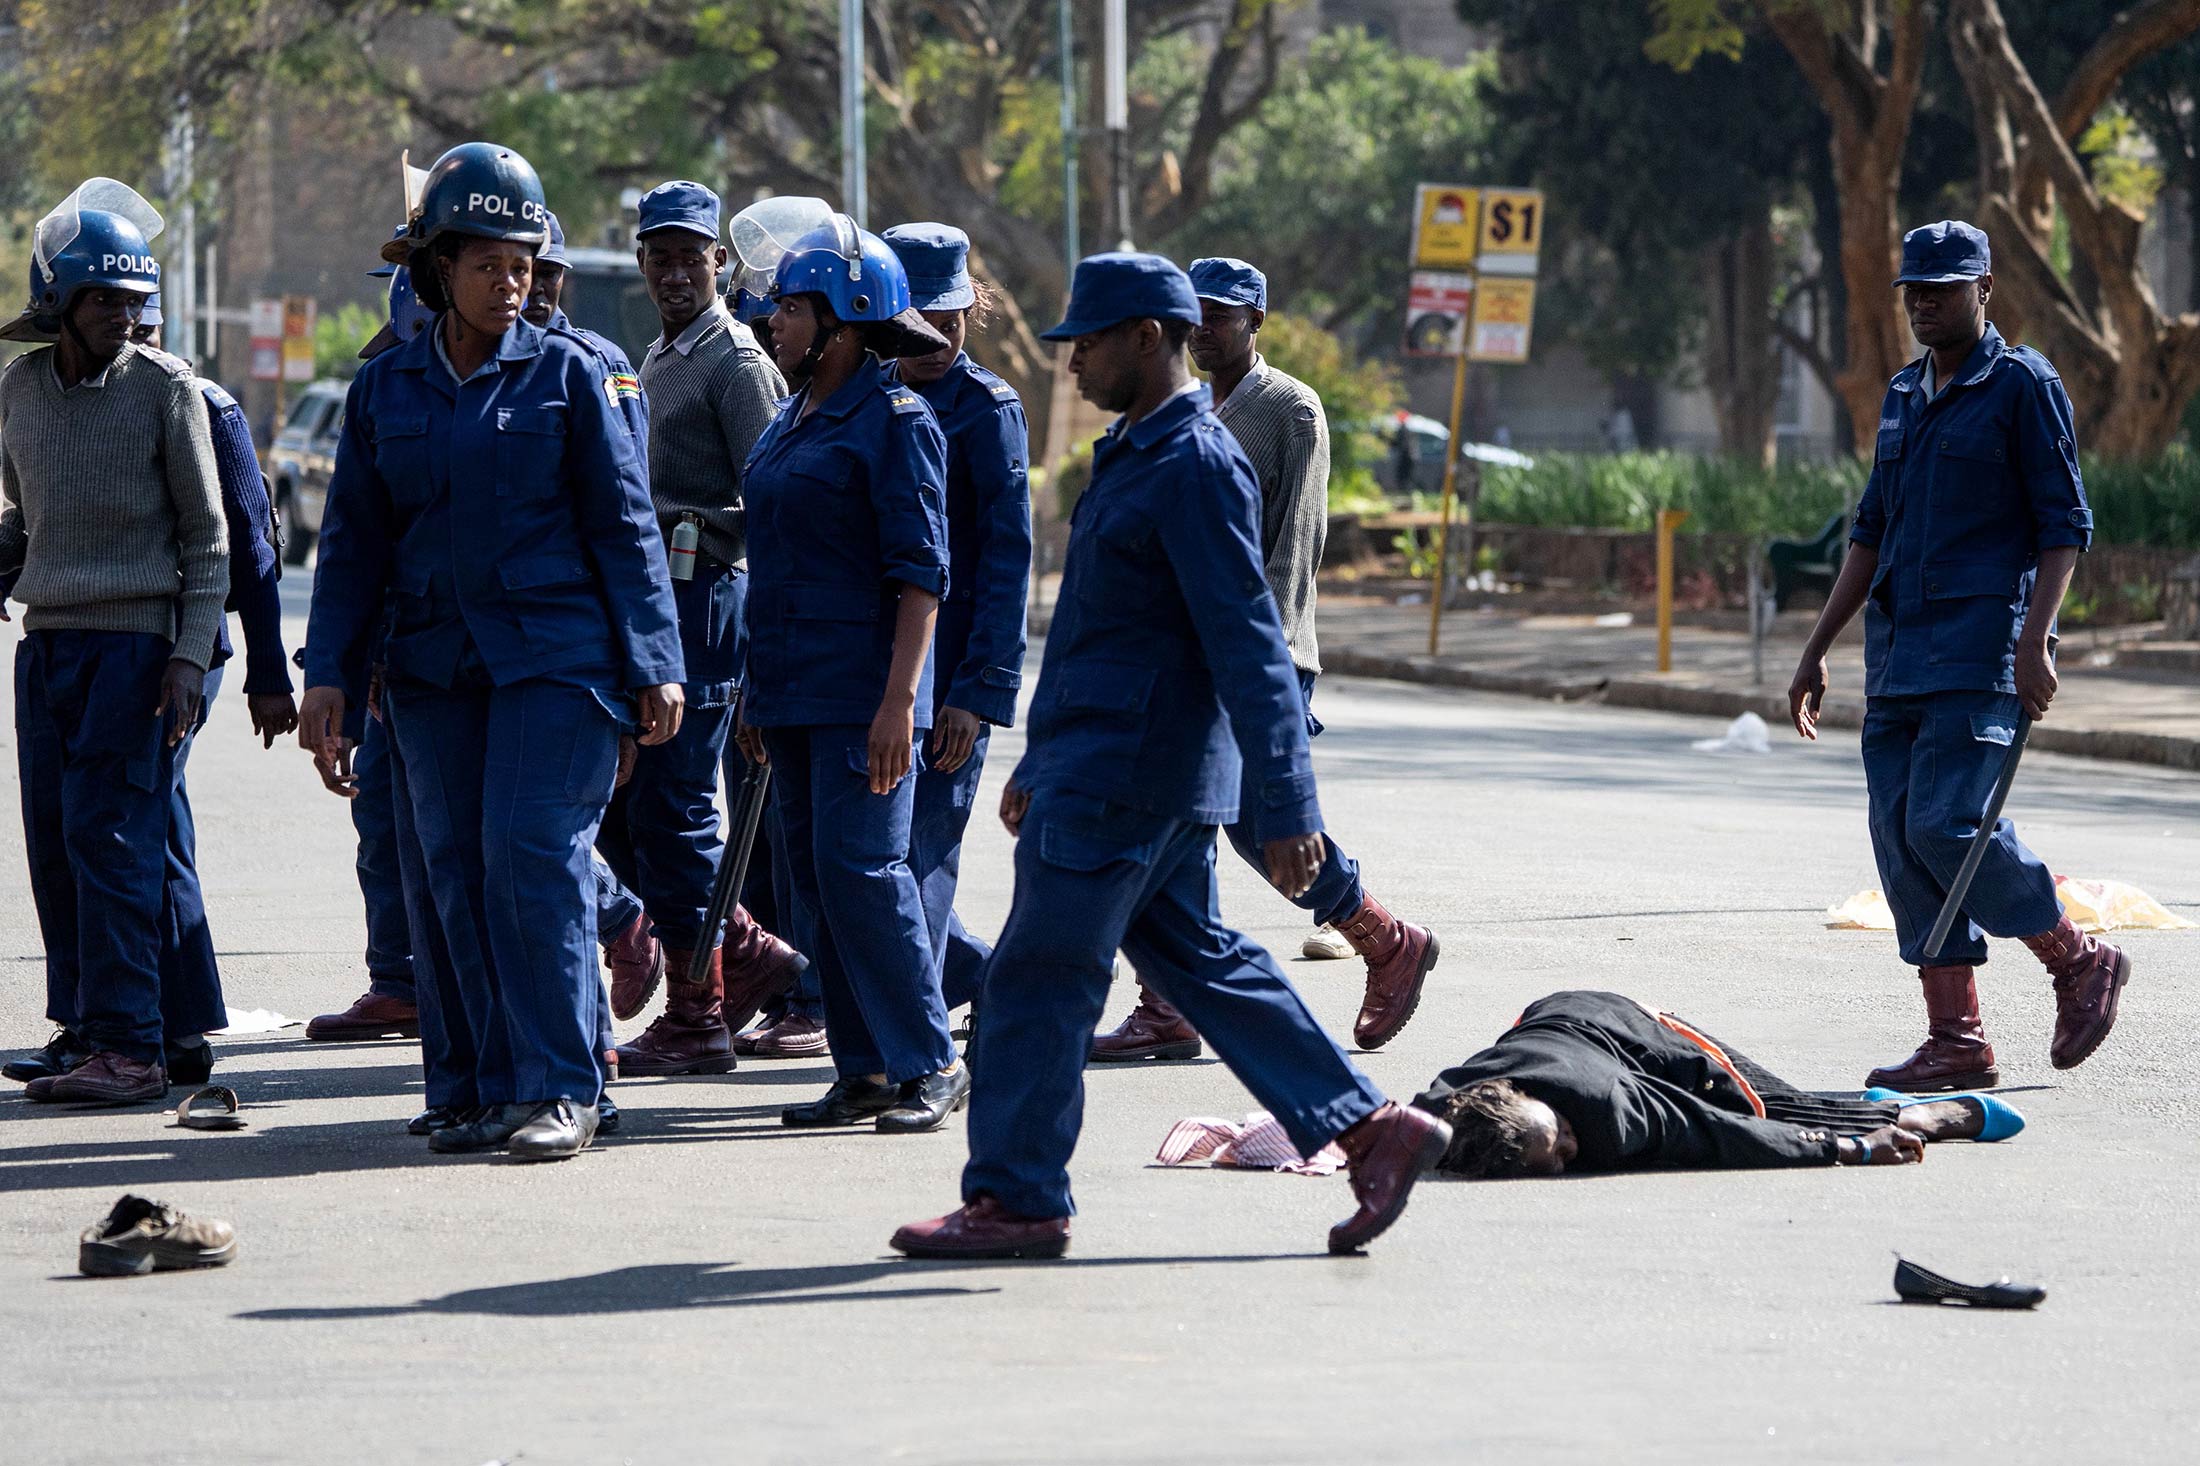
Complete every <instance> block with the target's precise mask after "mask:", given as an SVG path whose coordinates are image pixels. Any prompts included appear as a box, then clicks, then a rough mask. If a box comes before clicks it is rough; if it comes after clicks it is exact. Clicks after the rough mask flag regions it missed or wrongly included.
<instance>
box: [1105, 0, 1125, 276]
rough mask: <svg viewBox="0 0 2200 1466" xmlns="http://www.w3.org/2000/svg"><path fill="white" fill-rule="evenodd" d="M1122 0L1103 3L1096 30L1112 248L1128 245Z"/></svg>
mask: <svg viewBox="0 0 2200 1466" xmlns="http://www.w3.org/2000/svg"><path fill="white" fill-rule="evenodd" d="M1124 7H1125V0H1107V10H1106V14H1105V16H1104V17H1103V20H1102V23H1101V29H1100V69H1101V71H1102V73H1103V74H1104V77H1105V81H1104V83H1103V88H1104V90H1103V93H1102V96H1103V113H1102V119H1101V120H1102V123H1103V125H1104V126H1105V127H1106V128H1107V130H1108V178H1109V181H1110V182H1111V183H1113V184H1114V186H1115V187H1114V192H1115V234H1116V248H1117V249H1130V248H1131V247H1132V244H1131V100H1130V96H1131V88H1130V55H1129V53H1130V36H1129V26H1128V23H1127V21H1126V20H1125V17H1124Z"/></svg>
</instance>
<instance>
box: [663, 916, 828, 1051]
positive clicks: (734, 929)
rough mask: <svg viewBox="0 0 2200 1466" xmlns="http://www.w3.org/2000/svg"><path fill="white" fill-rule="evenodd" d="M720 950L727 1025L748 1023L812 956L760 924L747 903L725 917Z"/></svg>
mask: <svg viewBox="0 0 2200 1466" xmlns="http://www.w3.org/2000/svg"><path fill="white" fill-rule="evenodd" d="M718 950H719V960H720V962H721V963H722V964H723V966H724V968H725V974H726V979H725V1011H726V1027H728V1028H742V1027H744V1026H746V1025H747V1023H748V1021H749V1019H751V1018H752V1017H754V1016H755V1015H756V1014H757V1013H758V1012H759V1011H761V1010H762V1009H763V1006H764V1005H765V1004H766V1003H768V1002H770V1001H771V1000H772V999H773V998H776V997H778V996H779V995H780V994H781V993H783V992H785V991H786V990H787V989H788V988H791V987H793V986H794V985H795V982H796V981H797V980H798V979H799V978H800V977H801V976H802V974H803V973H804V972H805V971H807V970H808V968H809V965H810V959H809V958H807V957H805V956H803V955H802V954H801V953H800V952H797V951H796V950H795V949H794V948H792V947H790V946H788V945H787V944H786V943H785V942H782V941H781V940H779V938H777V937H775V936H773V935H772V934H771V933H770V932H768V931H766V930H764V928H763V927H761V926H759V925H757V922H756V918H755V917H753V916H751V915H749V913H748V908H747V907H745V906H736V907H734V908H733V915H732V916H730V917H728V918H727V919H726V943H725V945H724V946H723V947H721V948H719V949H718ZM679 975H681V976H685V975H686V974H685V973H681V974H679Z"/></svg>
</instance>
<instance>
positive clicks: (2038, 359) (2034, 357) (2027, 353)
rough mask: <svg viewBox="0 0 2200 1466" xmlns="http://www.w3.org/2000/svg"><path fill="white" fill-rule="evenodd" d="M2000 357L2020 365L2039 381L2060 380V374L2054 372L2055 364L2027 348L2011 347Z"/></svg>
mask: <svg viewBox="0 0 2200 1466" xmlns="http://www.w3.org/2000/svg"><path fill="white" fill-rule="evenodd" d="M2002 355H2003V356H2005V357H2008V358H2009V359H2010V360H2011V361H2015V362H2020V363H2022V364H2023V366H2024V369H2025V370H2026V371H2028V372H2030V373H2031V374H2032V375H2033V377H2034V378H2036V379H2037V380H2039V381H2042V382H2059V381H2061V380H2062V373H2061V372H2058V371H2056V370H2055V364H2054V363H2053V362H2051V361H2049V360H2048V359H2047V358H2046V357H2044V356H2042V355H2040V353H2039V352H2037V351H2035V350H2033V349H2032V348H2031V347H2029V346H2012V347H2010V348H2009V349H2008V350H2007V351H2004V352H2003V353H2002Z"/></svg>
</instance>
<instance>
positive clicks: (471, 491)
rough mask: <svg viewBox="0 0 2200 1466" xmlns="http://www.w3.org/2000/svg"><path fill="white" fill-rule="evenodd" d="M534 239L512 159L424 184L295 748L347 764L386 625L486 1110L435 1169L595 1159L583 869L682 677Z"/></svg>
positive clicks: (615, 466)
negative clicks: (628, 732)
mask: <svg viewBox="0 0 2200 1466" xmlns="http://www.w3.org/2000/svg"><path fill="white" fill-rule="evenodd" d="M547 235H548V221H547V210H546V209H545V208H544V205H543V199H542V186H541V184H540V182H539V181H538V180H537V178H536V176H535V171H534V169H533V168H532V167H531V166H529V164H528V163H527V162H526V160H525V159H523V158H521V157H519V156H518V155H517V154H515V153H513V152H511V151H510V150H508V149H504V148H499V147H497V146H495V145H494V144H490V143H466V144H462V145H460V146H459V147H456V148H453V149H451V150H450V151H449V152H448V153H445V154H444V155H443V157H442V158H440V159H438V160H437V162H436V164H435V166H434V168H432V169H431V170H430V171H429V175H428V179H427V181H426V184H425V185H424V188H423V192H422V195H421V203H420V208H419V210H418V212H417V213H416V214H415V216H414V218H413V220H412V222H411V227H410V229H409V230H408V232H407V235H406V238H405V240H404V241H402V244H403V245H405V246H406V247H407V254H408V260H407V262H408V264H409V265H410V267H411V269H412V278H413V282H414V286H415V288H416V289H417V290H419V291H420V293H421V296H422V298H423V299H424V300H425V301H427V303H428V304H430V305H431V306H433V307H435V308H437V309H438V311H439V314H438V316H437V318H436V322H435V325H434V327H433V328H432V329H430V330H429V331H428V332H427V333H425V334H424V335H422V336H419V337H416V338H414V339H413V340H412V341H410V342H407V343H405V344H404V345H403V346H401V347H399V348H398V349H396V350H394V351H390V352H388V353H386V354H384V355H382V356H380V357H377V358H376V359H375V360H373V361H371V362H369V363H367V365H366V366H365V368H364V369H362V371H361V372H360V374H359V376H358V378H357V379H356V380H355V381H354V382H353V384H352V388H351V392H350V395H349V398H348V399H347V404H346V409H345V421H344V432H343V441H342V444H341V446H340V448H339V451H338V459H337V469H336V473H335V476H334V478H333V480H332V482H331V484H330V488H329V502H328V508H327V512H326V515H325V517H324V523H323V532H322V539H321V549H320V564H319V567H318V570H317V573H316V577H315V584H314V596H313V612H312V619H311V621H310V623H309V632H310V634H309V635H308V638H307V643H306V646H307V677H306V680H307V683H308V688H307V693H306V702H305V707H304V709H303V712H302V720H301V725H300V730H299V736H300V740H301V742H303V743H304V744H305V745H306V746H307V747H308V748H311V749H314V750H316V751H324V752H325V751H326V750H328V749H330V748H333V747H335V746H337V745H338V744H339V742H340V736H341V729H342V724H343V715H344V711H345V707H346V705H347V703H348V702H349V701H351V700H352V699H354V698H356V697H358V696H360V695H362V693H363V691H364V689H363V688H361V687H360V686H358V685H357V682H358V675H359V673H358V668H359V663H360V660H361V657H362V654H363V651H364V649H365V648H366V647H367V646H368V644H369V642H370V641H371V638H372V637H373V635H374V631H375V628H376V626H377V624H378V623H379V622H380V620H381V617H382V615H383V607H384V605H385V602H387V603H388V604H389V605H390V607H391V610H390V637H389V642H388V647H387V652H386V666H387V673H386V683H385V685H384V687H383V689H382V711H383V715H384V717H385V718H386V719H387V720H388V723H389V730H390V734H391V737H392V739H393V742H394V745H395V748H396V752H397V769H398V773H399V781H400V782H399V785H398V792H399V798H400V801H401V805H400V808H401V815H402V817H403V818H404V819H409V822H410V825H411V835H412V837H413V843H415V844H416V846H417V849H416V850H415V851H413V852H409V853H410V855H411V857H412V858H414V859H417V861H418V862H419V867H420V869H419V871H418V875H419V879H418V880H417V881H415V880H412V879H410V878H408V880H407V882H406V886H407V893H408V899H411V900H426V901H429V902H431V903H432V905H433V908H434V914H435V917H436V918H437V921H436V923H435V925H436V928H437V929H436V930H433V931H423V929H422V926H423V924H422V923H419V922H415V923H413V935H414V959H415V963H416V975H417V977H418V979H419V996H420V1013H421V1036H422V1040H423V1045H424V1046H427V1047H438V1048H442V1049H444V1050H446V1051H447V1052H448V1053H449V1054H450V1055H451V1061H450V1068H451V1069H452V1070H454V1071H456V1072H458V1073H461V1074H465V1075H468V1076H470V1079H471V1089H470V1093H463V1094H451V1095H446V1096H443V1097H441V1102H445V1103H452V1104H471V1105H472V1106H474V1107H476V1113H475V1115H474V1117H473V1118H471V1119H469V1120H468V1121H466V1122H465V1123H462V1124H458V1125H453V1126H450V1127H448V1128H446V1129H442V1130H439V1131H437V1132H436V1133H435V1134H433V1135H432V1136H431V1137H430V1139H429V1143H430V1145H431V1146H432V1147H434V1148H435V1149H436V1150H438V1151H444V1152H453V1151H469V1150H485V1149H492V1148H499V1147H501V1148H504V1149H507V1150H508V1151H509V1152H510V1153H511V1154H513V1155H514V1156H518V1157H523V1158H530V1159H553V1158H560V1157H564V1156H570V1155H574V1154H577V1153H578V1152H579V1151H580V1150H582V1149H583V1148H585V1147H586V1146H587V1145H588V1143H589V1142H590V1141H591V1140H592V1139H594V1137H595V1134H596V1131H597V1125H598V1120H597V1113H596V1108H595V1101H596V1099H597V1096H598V1095H599V1094H600V1093H601V1091H602V1087H603V1077H604V1076H603V1067H602V1056H601V1054H600V1053H599V1052H598V1050H597V1044H596V1038H597V1007H596V1004H597V1002H598V997H597V990H598V988H599V987H600V980H599V977H598V962H599V957H598V952H597V940H596V929H595V927H596V917H595V902H594V877H593V874H592V869H591V854H590V851H591V846H592V844H593V841H594V838H595V834H596V828H597V825H598V824H599V823H600V821H601V820H602V818H603V811H604V807H605V805H606V804H607V803H608V802H609V800H610V797H611V790H612V783H613V779H614V778H615V775H616V765H617V760H618V739H619V733H620V731H621V727H622V725H623V724H625V723H626V722H628V721H631V722H632V724H633V725H634V726H637V727H638V728H639V729H640V730H641V742H643V743H644V744H658V743H662V742H664V741H665V740H667V739H669V738H671V737H672V736H673V735H674V734H675V733H676V732H677V731H678V728H679V718H680V709H681V705H682V699H681V694H680V688H679V683H680V681H681V680H682V678H683V676H684V672H685V669H684V668H683V666H682V663H681V658H680V644H679V630H678V626H677V624H676V622H675V619H674V613H673V608H672V595H671V586H670V582H669V579H668V576H667V572H666V567H665V559H664V546H663V543H662V541H661V539H660V538H659V536H658V534H657V528H656V523H655V516H654V514H653V513H652V511H651V508H650V503H649V490H648V482H647V476H646V472H645V469H644V467H643V464H642V460H641V458H640V456H639V455H638V453H637V451H636V447H637V445H636V444H635V442H634V439H633V436H632V434H631V433H630V432H629V431H628V429H627V426H626V420H625V419H624V417H623V416H622V415H621V412H620V409H619V406H618V396H619V388H618V385H617V384H616V383H613V382H611V381H610V380H609V379H608V377H607V375H606V373H605V371H604V367H603V363H602V360H601V358H600V357H598V356H597V355H596V353H595V352H594V351H593V350H592V349H591V348H590V347H589V346H588V345H587V344H586V343H584V342H582V341H580V340H579V339H577V338H575V337H573V336H571V335H569V334H567V333H564V332H560V331H557V330H554V329H553V330H550V331H544V330H541V329H540V328H538V327H536V326H534V325H532V324H530V323H528V322H527V321H525V320H523V319H522V318H521V309H522V306H523V303H524V301H525V298H526V295H527V291H528V287H529V284H530V280H531V275H532V270H533V264H534V256H535V253H536V251H537V250H538V249H540V248H541V246H542V245H543V243H544V242H545V240H546V238H547ZM404 835H405V831H404V829H403V826H402V823H401V827H400V841H399V844H400V847H401V849H402V847H404V846H405V845H406V844H407V843H408V842H407V841H406V839H405V838H404ZM409 874H410V873H408V875H409ZM437 943H439V944H440V947H441V950H431V944H437ZM423 957H429V958H431V959H432V960H431V961H429V962H428V963H426V964H424V966H425V968H426V969H427V970H422V966H423V964H422V958H423ZM430 1072H431V1075H432V1074H433V1072H434V1069H433V1066H432V1065H431V1070H430ZM437 1099H438V1097H437V1096H434V1095H431V1101H432V1102H434V1101H437Z"/></svg>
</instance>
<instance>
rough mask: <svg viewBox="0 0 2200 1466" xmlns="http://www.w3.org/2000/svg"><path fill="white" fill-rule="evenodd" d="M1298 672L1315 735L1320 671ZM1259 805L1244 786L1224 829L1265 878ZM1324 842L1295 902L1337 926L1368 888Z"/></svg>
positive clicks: (1256, 794) (1333, 845)
mask: <svg viewBox="0 0 2200 1466" xmlns="http://www.w3.org/2000/svg"><path fill="white" fill-rule="evenodd" d="M1298 673H1299V695H1300V696H1301V697H1302V698H1304V699H1305V701H1306V736H1307V737H1309V738H1313V737H1315V736H1317V735H1319V734H1320V732H1321V731H1322V725H1321V720H1320V719H1318V718H1316V717H1315V716H1314V679H1315V677H1317V676H1318V675H1320V674H1318V673H1314V672H1309V671H1307V670H1306V669H1305V668H1304V667H1301V668H1299V669H1298ZM1259 807H1260V791H1259V790H1258V789H1255V788H1252V787H1250V786H1246V787H1242V788H1240V789H1239V791H1238V810H1239V812H1240V813H1241V814H1243V815H1244V818H1242V819H1240V820H1239V821H1238V822H1237V823H1236V824H1234V825H1226V826H1224V827H1223V833H1224V834H1226V835H1228V836H1229V837H1230V844H1231V846H1232V847H1233V848H1235V849H1236V851H1237V853H1238V854H1239V855H1241V856H1243V857H1244V858H1245V863H1246V864H1247V865H1250V866H1251V867H1252V868H1253V869H1255V870H1257V871H1259V872H1260V874H1261V879H1263V880H1266V879H1267V878H1268V857H1267V856H1266V855H1265V854H1263V853H1262V852H1261V848H1260V841H1258V840H1256V839H1254V838H1253V817H1252V811H1253V810H1256V809H1258V808H1259ZM1322 844H1323V845H1325V846H1326V847H1327V848H1328V851H1329V854H1328V855H1327V856H1326V857H1325V858H1324V859H1323V860H1322V868H1321V873H1320V874H1319V875H1317V876H1315V877H1314V884H1313V885H1311V886H1308V887H1307V888H1306V894H1305V895H1303V896H1300V897H1298V898H1297V899H1296V900H1294V901H1293V902H1292V903H1291V904H1292V905H1294V906H1297V907H1299V908H1300V909H1302V910H1305V911H1310V912H1312V913H1313V914H1314V920H1315V922H1316V923H1318V924H1320V925H1323V926H1334V925H1336V924H1337V923H1338V922H1341V921H1344V920H1345V919H1347V918H1348V917H1350V916H1351V915H1352V913H1353V912H1355V911H1357V910H1359V909H1360V902H1361V900H1362V899H1363V898H1364V892H1363V891H1362V890H1361V887H1360V867H1359V863H1358V862H1357V861H1355V860H1354V859H1353V858H1352V857H1351V856H1349V855H1347V854H1345V853H1344V851H1343V850H1342V849H1340V848H1339V847H1338V845H1337V842H1336V841H1335V840H1333V839H1331V838H1330V837H1329V836H1327V835H1324V836H1322ZM1139 975H1140V976H1144V975H1145V969H1144V968H1140V969H1139Z"/></svg>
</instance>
